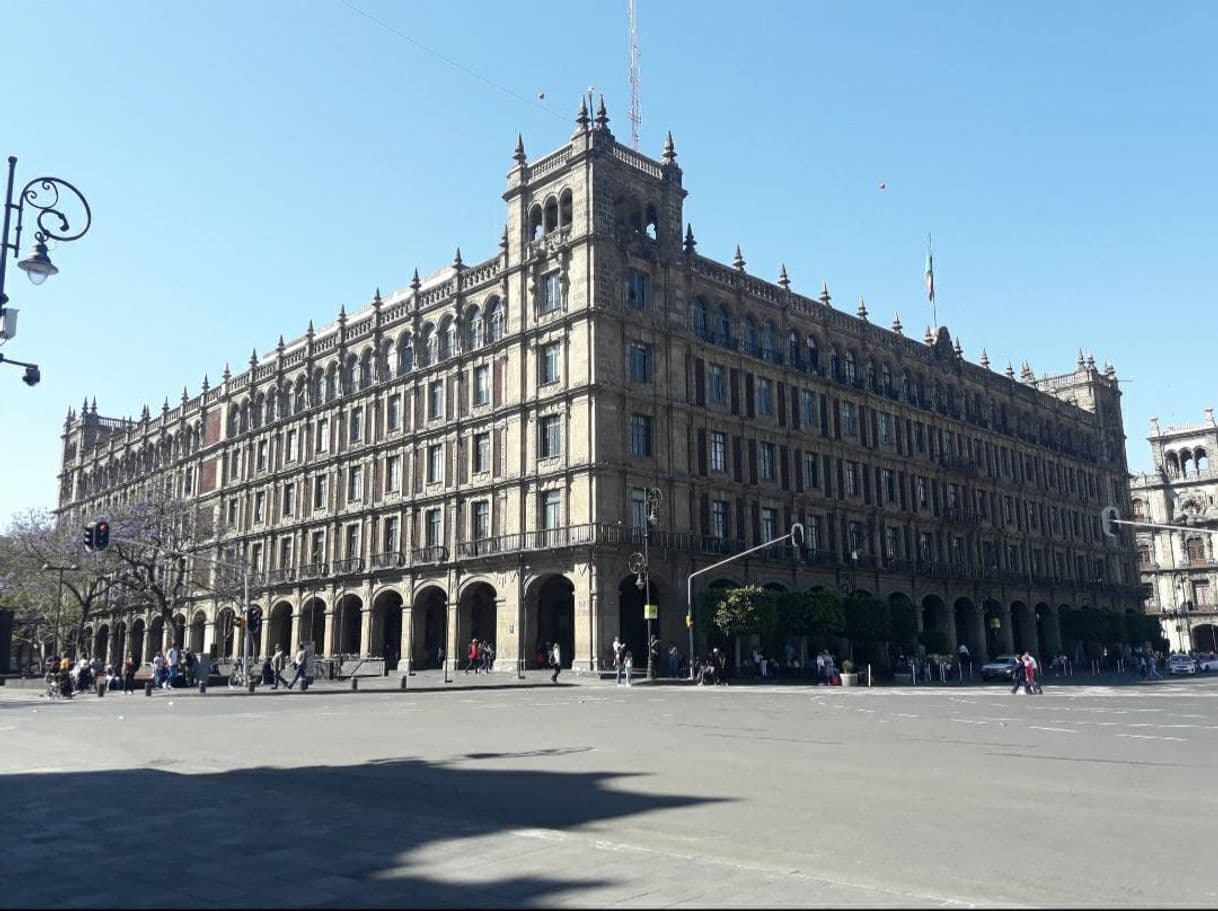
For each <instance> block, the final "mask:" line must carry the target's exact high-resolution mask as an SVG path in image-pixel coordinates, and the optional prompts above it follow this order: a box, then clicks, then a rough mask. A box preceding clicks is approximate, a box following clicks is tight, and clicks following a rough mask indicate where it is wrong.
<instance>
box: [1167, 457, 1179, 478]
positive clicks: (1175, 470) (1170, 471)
mask: <svg viewBox="0 0 1218 911" xmlns="http://www.w3.org/2000/svg"><path fill="white" fill-rule="evenodd" d="M1163 465H1164V467H1165V468H1166V469H1167V476H1168V477H1169V478H1176V477H1179V476H1180V461H1179V460H1178V459H1177V458H1176V454H1175V453H1174V452H1169V453H1167V454H1166V455H1165V456H1164V458H1163Z"/></svg>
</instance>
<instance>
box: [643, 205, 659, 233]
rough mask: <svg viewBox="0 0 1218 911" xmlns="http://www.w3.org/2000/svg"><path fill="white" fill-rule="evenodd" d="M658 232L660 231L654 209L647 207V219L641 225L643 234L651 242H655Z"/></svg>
mask: <svg viewBox="0 0 1218 911" xmlns="http://www.w3.org/2000/svg"><path fill="white" fill-rule="evenodd" d="M659 230H660V219H659V218H658V217H657V216H656V207H655V206H648V207H647V218H646V220H645V221H644V223H643V233H644V234H646V235H647V236H648V237H650V238H651V239H652V240H657V239H658V238H659V236H660V235H659Z"/></svg>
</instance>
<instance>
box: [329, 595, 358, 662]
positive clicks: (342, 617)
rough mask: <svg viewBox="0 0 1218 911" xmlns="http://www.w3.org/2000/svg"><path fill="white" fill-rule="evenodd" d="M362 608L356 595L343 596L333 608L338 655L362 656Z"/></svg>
mask: <svg viewBox="0 0 1218 911" xmlns="http://www.w3.org/2000/svg"><path fill="white" fill-rule="evenodd" d="M363 607H364V602H363V601H362V600H360V597H359V596H358V595H343V596H342V598H340V599H339V601H338V605H337V607H336V608H335V613H337V614H338V623H337V630H336V632H337V637H338V649H337V652H336V654H339V655H356V656H358V655H362V654H363V629H362V624H363Z"/></svg>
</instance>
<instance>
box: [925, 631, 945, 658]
mask: <svg viewBox="0 0 1218 911" xmlns="http://www.w3.org/2000/svg"><path fill="white" fill-rule="evenodd" d="M918 642H920V643H921V644H922V646H923V647H924V648H925V649H926V654H928V655H946V654H948V653H949V652H950V651H951V644H952V643H951V640H950V639H949V638H948V637H947V633H945V632H944V631H943V630H941V629H924V630H922V632H920V633H918Z"/></svg>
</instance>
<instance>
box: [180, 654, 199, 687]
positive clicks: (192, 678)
mask: <svg viewBox="0 0 1218 911" xmlns="http://www.w3.org/2000/svg"><path fill="white" fill-rule="evenodd" d="M184 660H185V661H186V685H187V686H194V685H195V684H196V683H198V679H197V677H198V670H199V662H198V659H196V658H195V653H194V652H192V651H191V650H190V649H187V650H186V657H185V659H184Z"/></svg>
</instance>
